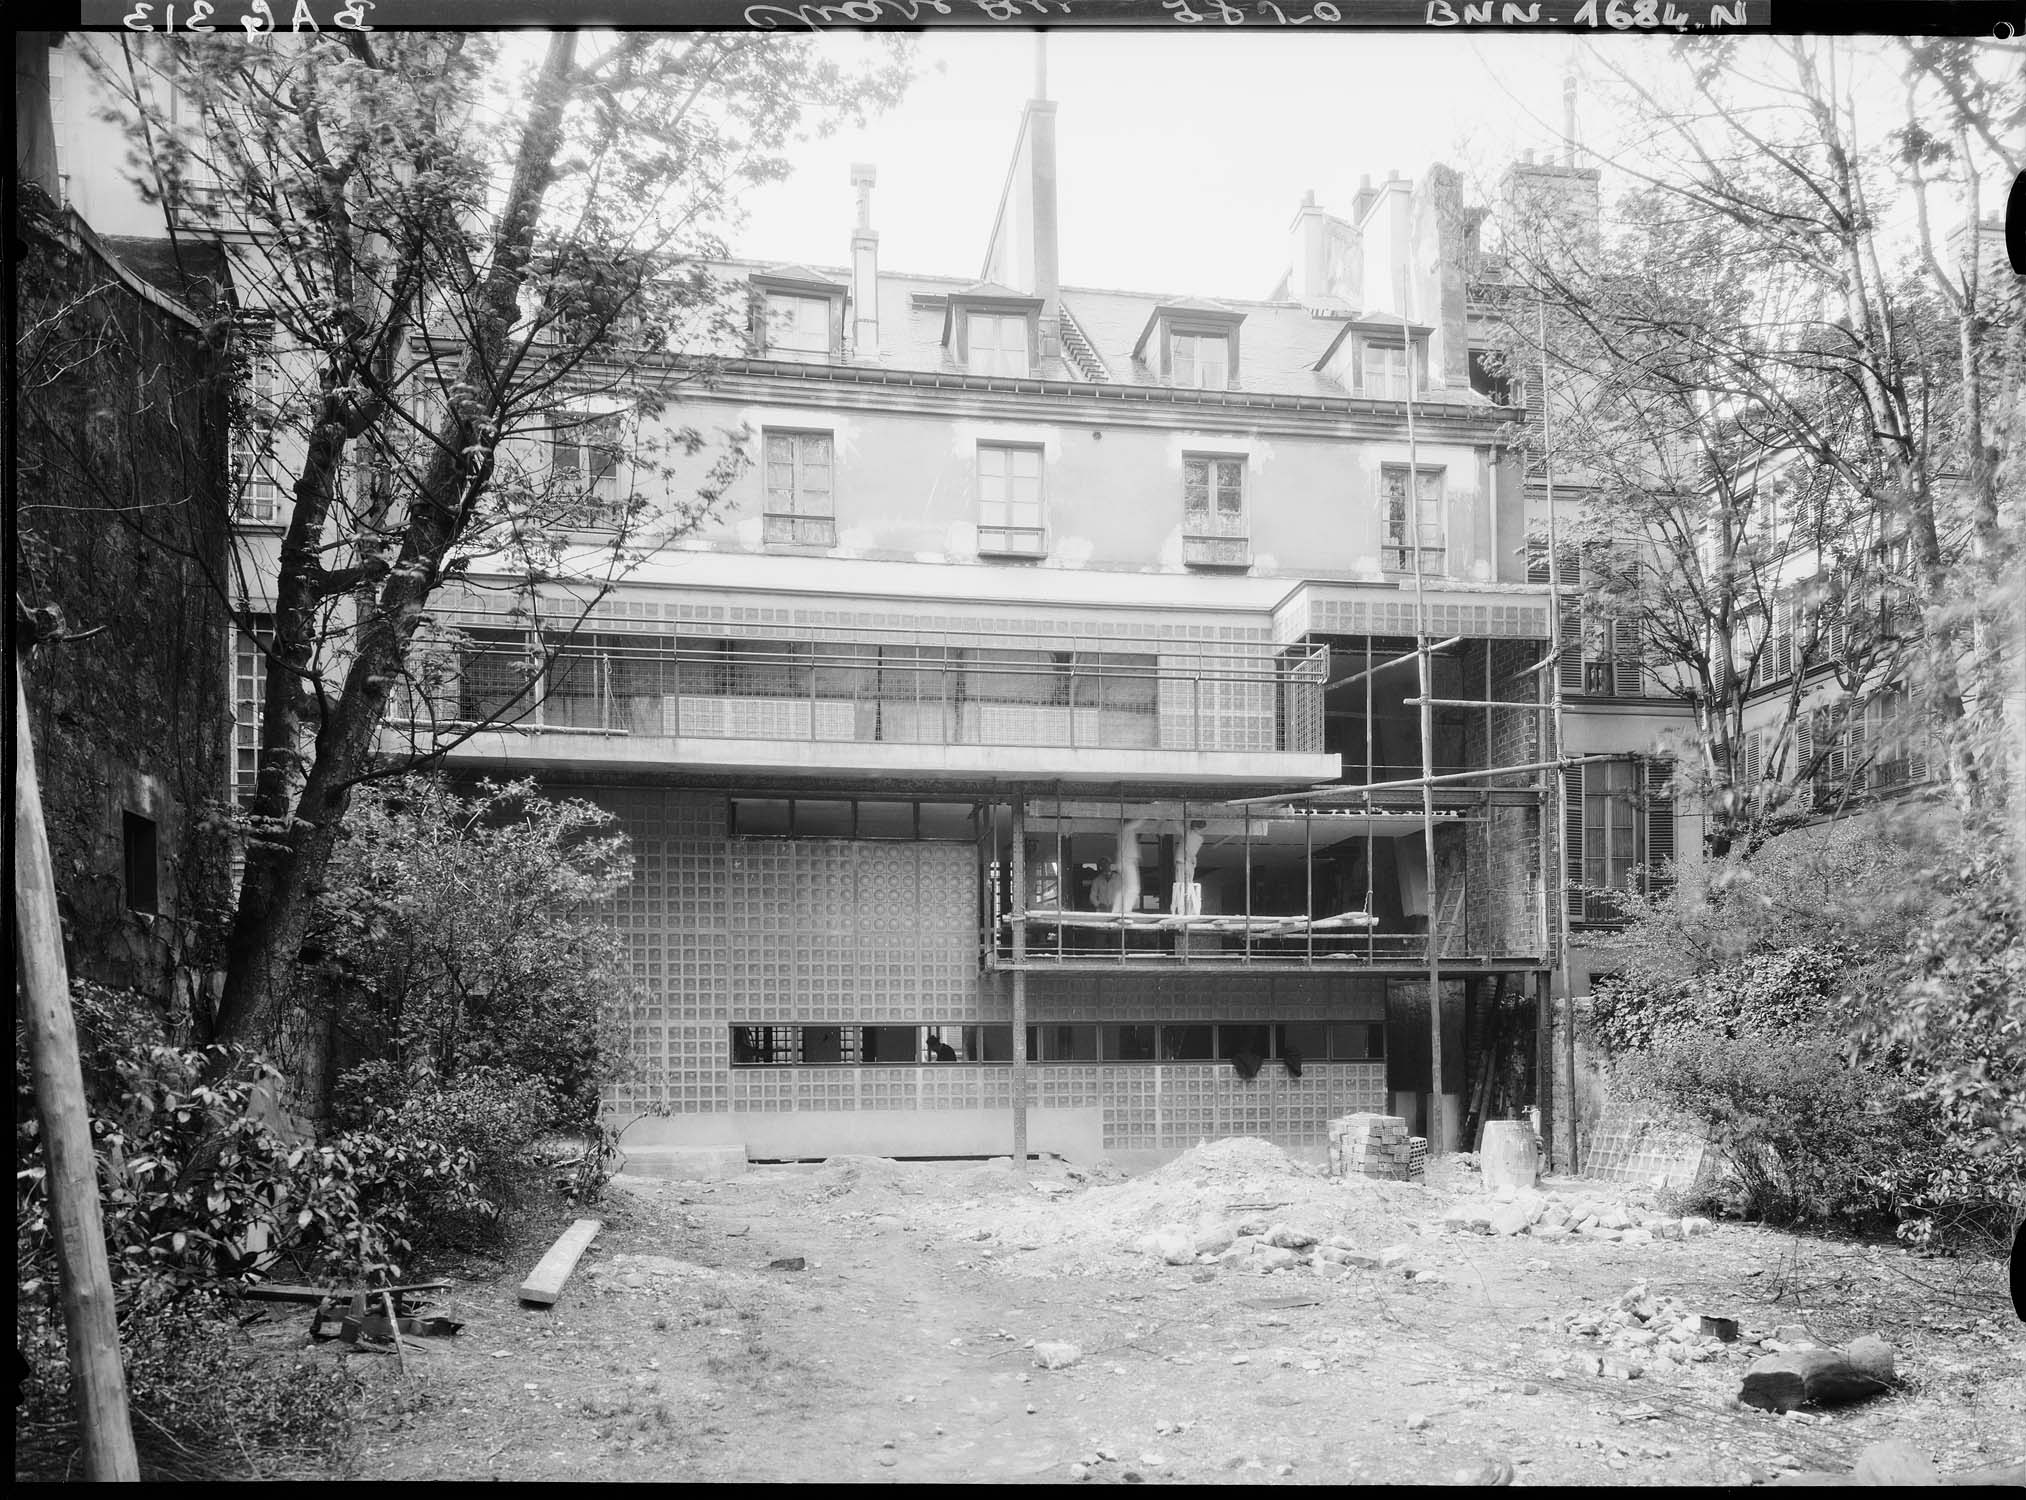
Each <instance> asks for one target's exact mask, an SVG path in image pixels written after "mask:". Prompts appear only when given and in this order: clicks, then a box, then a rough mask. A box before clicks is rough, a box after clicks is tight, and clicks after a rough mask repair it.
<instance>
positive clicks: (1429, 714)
mask: <svg viewBox="0 0 2026 1500" xmlns="http://www.w3.org/2000/svg"><path fill="white" fill-rule="evenodd" d="M1411 290H1412V288H1411V286H1410V285H1409V282H1408V279H1407V275H1406V272H1405V271H1404V269H1403V270H1402V272H1401V276H1400V344H1401V350H1400V352H1401V356H1402V359H1401V363H1402V365H1403V367H1404V370H1405V374H1406V377H1407V391H1406V396H1407V401H1406V407H1407V483H1406V487H1405V488H1406V493H1405V495H1404V496H1403V497H1402V498H1403V502H1404V503H1403V507H1402V508H1403V510H1404V512H1405V515H1404V517H1403V519H1404V521H1405V526H1404V530H1405V533H1406V534H1405V536H1404V538H1403V540H1404V541H1405V542H1406V544H1407V550H1408V552H1409V553H1410V554H1411V555H1412V556H1413V559H1414V658H1415V664H1416V675H1417V679H1418V682H1419V685H1420V689H1421V703H1420V708H1421V858H1422V861H1423V865H1424V868H1423V871H1422V887H1423V889H1422V898H1423V900H1424V901H1425V902H1426V903H1427V906H1428V1124H1427V1130H1428V1154H1429V1155H1430V1156H1440V1155H1441V1154H1442V1153H1443V1151H1444V1149H1445V1148H1446V1147H1447V1144H1448V1142H1447V1141H1446V1140H1445V1138H1444V1137H1445V1135H1446V1134H1447V1132H1445V1131H1444V1129H1443V1119H1442V935H1441V933H1440V932H1438V931H1437V930H1436V928H1437V924H1438V923H1439V921H1440V919H1441V914H1442V903H1441V901H1440V899H1439V898H1438V897H1437V895H1436V890H1435V785H1434V782H1435V710H1434V708H1433V707H1432V706H1431V705H1432V701H1433V699H1434V697H1435V674H1434V669H1433V659H1434V649H1435V648H1432V647H1431V646H1430V645H1429V643H1428V594H1427V589H1426V587H1425V585H1424V581H1423V578H1422V570H1421V449H1420V442H1419V439H1418V437H1417V436H1416V433H1415V427H1414V387H1415V383H1416V382H1415V374H1416V371H1417V368H1418V367H1417V365H1416V363H1415V359H1414V335H1413V333H1412V332H1411V331H1410V330H1409V328H1408V326H1407V311H1408V309H1407V300H1408V296H1409V294H1410V292H1411ZM1371 732H1372V721H1371V720H1370V719H1367V720H1366V721H1365V733H1366V734H1367V735H1368V736H1369V735H1370V734H1371Z"/></svg>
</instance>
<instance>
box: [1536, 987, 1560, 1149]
mask: <svg viewBox="0 0 2026 1500" xmlns="http://www.w3.org/2000/svg"><path fill="white" fill-rule="evenodd" d="M1554 1003H1555V999H1554V976H1553V975H1551V974H1547V973H1540V974H1536V975H1534V1100H1535V1102H1536V1103H1537V1104H1538V1105H1539V1106H1540V1111H1541V1161H1542V1162H1543V1163H1545V1164H1546V1170H1548V1171H1550V1172H1552V1171H1553V1170H1554V1164H1555V1013H1554V1010H1553V1008H1552V1007H1553V1006H1554Z"/></svg>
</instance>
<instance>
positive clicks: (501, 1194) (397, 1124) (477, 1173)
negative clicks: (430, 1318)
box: [335, 1062, 559, 1249]
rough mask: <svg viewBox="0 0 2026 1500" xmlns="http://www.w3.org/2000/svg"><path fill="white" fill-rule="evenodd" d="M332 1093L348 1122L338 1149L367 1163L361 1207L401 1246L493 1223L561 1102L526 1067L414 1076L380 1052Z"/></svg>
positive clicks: (533, 1161) (524, 1177) (526, 1176)
mask: <svg viewBox="0 0 2026 1500" xmlns="http://www.w3.org/2000/svg"><path fill="white" fill-rule="evenodd" d="M335 1103H336V1107H337V1111H338V1120H339V1122H340V1124H341V1125H343V1126H345V1127H347V1128H345V1129H344V1130H343V1132H342V1133H341V1134H340V1135H339V1136H338V1137H337V1142H336V1144H337V1147H338V1150H339V1152H340V1153H341V1154H342V1155H344V1156H345V1157H347V1158H348V1159H350V1160H352V1161H354V1162H356V1163H362V1164H369V1166H370V1174H371V1181H370V1183H369V1184H367V1185H366V1186H365V1188H364V1190H363V1192H362V1204H363V1207H364V1209H365V1211H366V1212H367V1213H368V1214H369V1215H370V1216H371V1217H372V1219H373V1221H374V1222H375V1223H376V1224H377V1225H378V1226H380V1228H381V1229H382V1231H383V1232H384V1233H386V1234H387V1235H388V1236H389V1238H391V1239H392V1240H394V1241H395V1242H396V1243H398V1244H400V1245H401V1246H402V1247H404V1249H414V1248H416V1247H422V1246H429V1245H434V1244H438V1243H441V1242H443V1241H446V1240H448V1239H451V1238H454V1237H456V1236H460V1235H471V1234H483V1233H486V1232H488V1231H490V1230H491V1229H493V1228H494V1227H495V1226H496V1225H497V1223H498V1221H499V1218H500V1215H501V1213H502V1212H503V1211H504V1210H505V1208H507V1207H508V1206H509V1205H510V1204H511V1203H512V1202H513V1201H514V1200H515V1198H516V1197H517V1195H518V1194H519V1192H520V1190H521V1189H522V1188H523V1187H524V1186H525V1185H526V1184H527V1183H528V1181H529V1180H530V1175H531V1173H533V1172H534V1170H535V1169H536V1168H537V1166H538V1159H537V1155H536V1152H535V1149H534V1148H535V1143H536V1141H537V1140H538V1139H539V1138H540V1137H541V1136H542V1135H543V1133H544V1132H545V1131H546V1130H547V1129H548V1128H549V1127H550V1126H551V1125H552V1124H554V1123H555V1122H556V1119H557V1115H558V1112H559V1107H558V1105H557V1102H556V1098H555V1095H554V1094H553V1093H551V1092H550V1090H549V1087H548V1085H547V1084H546V1083H545V1082H544V1081H543V1080H542V1079H539V1078H534V1077H530V1076H528V1075H526V1074H520V1073H514V1072H511V1071H508V1070H506V1069H501V1068H486V1067H474V1068H468V1069H466V1070H465V1071H464V1072H463V1073H462V1074H461V1075H460V1076H459V1077H458V1078H456V1079H455V1080H450V1081H445V1080H441V1079H437V1078H434V1077H430V1076H427V1075H425V1076H423V1077H421V1078H419V1079H413V1080H411V1079H408V1078H405V1077H403V1075H402V1074H401V1073H400V1072H399V1071H398V1070H397V1069H395V1068H394V1067H393V1066H392V1065H391V1064H389V1063H385V1062H376V1063H366V1064H364V1065H362V1066H360V1067H357V1068H354V1069H352V1070H351V1071H349V1072H347V1073H346V1074H344V1075H343V1076H342V1077H341V1078H340V1079H339V1081H338V1091H337V1096H336V1100H335Z"/></svg>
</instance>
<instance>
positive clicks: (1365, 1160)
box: [1329, 1114, 1412, 1182]
mask: <svg viewBox="0 0 2026 1500" xmlns="http://www.w3.org/2000/svg"><path fill="white" fill-rule="evenodd" d="M1329 1129H1330V1175H1331V1176H1332V1177H1344V1176H1354V1177H1386V1178H1391V1179H1392V1180H1393V1181H1395V1182H1405V1181H1407V1180H1408V1175H1409V1172H1410V1170H1411V1167H1410V1154H1411V1149H1412V1148H1411V1146H1410V1143H1409V1141H1408V1138H1407V1122H1406V1121H1405V1120H1403V1119H1401V1118H1400V1117H1399V1116H1398V1115H1373V1114H1356V1115H1345V1116H1343V1117H1342V1118H1341V1119H1336V1120H1332V1121H1330V1122H1329Z"/></svg>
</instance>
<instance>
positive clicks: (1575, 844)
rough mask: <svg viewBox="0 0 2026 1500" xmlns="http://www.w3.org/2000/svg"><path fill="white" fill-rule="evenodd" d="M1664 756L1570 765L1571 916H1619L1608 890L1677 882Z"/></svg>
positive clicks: (1591, 919)
mask: <svg viewBox="0 0 2026 1500" xmlns="http://www.w3.org/2000/svg"><path fill="white" fill-rule="evenodd" d="M1670 777H1671V767H1670V765H1669V763H1668V762H1667V761H1665V760H1657V759H1650V758H1645V757H1633V758H1627V759H1625V760H1610V761H1591V762H1589V763H1588V764H1586V765H1583V766H1580V767H1575V768H1572V769H1571V770H1570V771H1569V773H1568V775H1567V778H1566V782H1565V786H1564V793H1563V795H1564V799H1565V807H1566V813H1567V816H1566V819H1565V821H1566V823H1567V831H1568V842H1567V845H1566V846H1565V848H1564V850H1563V857H1564V873H1565V876H1566V879H1567V902H1568V914H1569V920H1570V921H1571V922H1572V923H1578V924H1586V925H1596V924H1604V923H1611V922H1616V921H1620V920H1622V919H1623V917H1624V909H1623V907H1622V905H1621V904H1620V903H1619V902H1618V901H1617V900H1615V899H1613V898H1612V896H1611V895H1610V894H1609V893H1610V892H1612V891H1626V892H1630V893H1634V894H1639V895H1648V896H1651V895H1658V894H1659V893H1660V892H1662V891H1664V890H1666V889H1667V888H1668V887H1669V886H1670V885H1671V884H1672V883H1673V878H1674V877H1673V871H1672V864H1673V860H1674V796H1673V791H1672V788H1671V785H1670Z"/></svg>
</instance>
